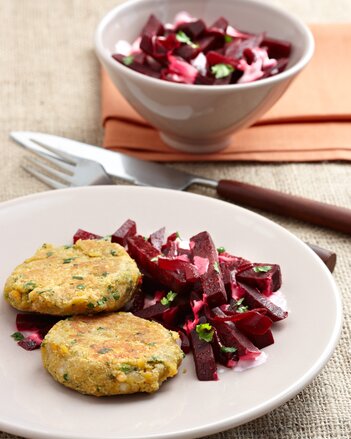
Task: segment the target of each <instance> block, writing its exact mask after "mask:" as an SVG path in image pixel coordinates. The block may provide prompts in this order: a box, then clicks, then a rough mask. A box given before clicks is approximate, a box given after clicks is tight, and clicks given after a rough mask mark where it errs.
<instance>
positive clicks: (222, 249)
mask: <svg viewBox="0 0 351 439" xmlns="http://www.w3.org/2000/svg"><path fill="white" fill-rule="evenodd" d="M224 252H225V248H224V247H218V248H217V253H218V254H219V255H220V254H222V253H224Z"/></svg>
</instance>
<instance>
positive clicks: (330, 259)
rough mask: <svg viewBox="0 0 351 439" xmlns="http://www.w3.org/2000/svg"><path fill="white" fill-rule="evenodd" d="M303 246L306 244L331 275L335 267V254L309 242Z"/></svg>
mask: <svg viewBox="0 0 351 439" xmlns="http://www.w3.org/2000/svg"><path fill="white" fill-rule="evenodd" d="M305 244H307V245H308V246H309V247H310V248H311V249H312V250H313V251H314V252H315V253H316V254H317V255H318V256H319V257H320V258H321V259H322V261H323V262H324V263H325V265H326V266H327V267H328V269H329V271H330V272H331V273H332V272H333V271H334V268H335V265H336V253H334V252H332V251H331V250H328V249H326V248H323V247H319V245H316V244H311V243H309V242H306V243H305Z"/></svg>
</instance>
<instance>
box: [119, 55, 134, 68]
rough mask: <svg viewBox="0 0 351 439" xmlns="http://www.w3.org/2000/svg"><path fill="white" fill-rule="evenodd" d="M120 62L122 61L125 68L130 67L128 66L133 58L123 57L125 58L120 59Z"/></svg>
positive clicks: (130, 56)
mask: <svg viewBox="0 0 351 439" xmlns="http://www.w3.org/2000/svg"><path fill="white" fill-rule="evenodd" d="M122 61H123V64H124V65H126V66H130V65H131V64H132V63H133V61H134V56H132V55H129V56H125V57H124V58H123V59H122Z"/></svg>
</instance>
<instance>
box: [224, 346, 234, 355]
mask: <svg viewBox="0 0 351 439" xmlns="http://www.w3.org/2000/svg"><path fill="white" fill-rule="evenodd" d="M237 350H238V349H237V348H232V347H229V346H221V351H222V352H225V353H226V354H233V353H234V352H236V351H237Z"/></svg>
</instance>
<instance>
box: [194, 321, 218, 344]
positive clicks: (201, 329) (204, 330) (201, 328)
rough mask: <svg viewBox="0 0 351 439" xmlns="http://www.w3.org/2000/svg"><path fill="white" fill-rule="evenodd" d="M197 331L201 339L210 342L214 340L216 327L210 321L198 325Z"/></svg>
mask: <svg viewBox="0 0 351 439" xmlns="http://www.w3.org/2000/svg"><path fill="white" fill-rule="evenodd" d="M196 332H197V334H198V336H199V338H200V339H201V340H203V341H207V342H208V343H209V342H210V341H212V338H213V334H214V329H213V328H212V325H210V324H209V323H201V324H199V325H196Z"/></svg>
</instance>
